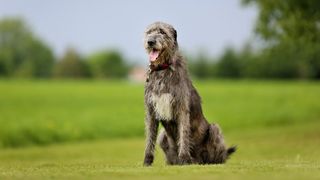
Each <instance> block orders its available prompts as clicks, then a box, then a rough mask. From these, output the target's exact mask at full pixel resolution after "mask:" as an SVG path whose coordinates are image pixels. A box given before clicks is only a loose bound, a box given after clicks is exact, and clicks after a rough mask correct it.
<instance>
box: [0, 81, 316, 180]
mask: <svg viewBox="0 0 320 180" xmlns="http://www.w3.org/2000/svg"><path fill="white" fill-rule="evenodd" d="M195 85H196V87H197V88H198V90H199V92H200V94H201V96H202V98H203V109H204V112H205V115H206V117H207V118H208V120H209V121H211V122H218V123H219V124H220V126H221V127H222V128H223V130H224V135H225V138H226V141H227V143H228V144H237V145H238V147H239V150H238V152H237V153H236V154H234V156H233V157H232V158H231V159H230V161H229V162H228V163H227V164H225V165H211V166H194V165H193V166H183V167H178V166H174V167H168V166H165V165H164V161H163V157H162V153H161V152H160V150H159V149H158V152H157V155H156V162H155V164H154V167H151V168H144V167H142V165H141V163H142V159H143V149H144V139H143V128H144V124H143V116H144V110H143V85H136V84H130V83H126V82H104V81H93V82H91V81H88V82H87V81H62V82H61V81H26V80H24V81H18V80H0V124H1V126H0V145H1V147H0V179H26V178H27V179H44V178H53V179H70V178H77V179H94V178H99V179H176V178H184V179H211V178H217V179H218V178H219V179H258V178H259V179H319V178H320V150H319V149H320V131H319V127H320V101H319V99H320V93H319V92H320V83H317V82H253V81H213V82H209V81H208V82H197V83H195ZM39 145H40V146H39Z"/></svg>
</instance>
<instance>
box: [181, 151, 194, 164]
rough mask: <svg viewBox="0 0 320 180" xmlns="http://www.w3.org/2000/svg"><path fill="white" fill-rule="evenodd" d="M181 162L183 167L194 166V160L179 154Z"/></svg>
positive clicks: (186, 155) (187, 155)
mask: <svg viewBox="0 0 320 180" xmlns="http://www.w3.org/2000/svg"><path fill="white" fill-rule="evenodd" d="M179 162H180V164H181V165H188V164H192V158H191V156H190V155H189V154H179Z"/></svg>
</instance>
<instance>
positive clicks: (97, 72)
mask: <svg viewBox="0 0 320 180" xmlns="http://www.w3.org/2000/svg"><path fill="white" fill-rule="evenodd" d="M88 61H89V65H90V69H91V72H92V74H93V76H94V77H96V78H125V77H126V76H127V74H128V67H127V65H126V63H125V61H124V59H123V58H122V56H121V54H120V53H119V52H117V51H114V50H110V51H108V50H105V51H99V52H96V53H94V54H92V55H91V56H90V57H89V58H88Z"/></svg>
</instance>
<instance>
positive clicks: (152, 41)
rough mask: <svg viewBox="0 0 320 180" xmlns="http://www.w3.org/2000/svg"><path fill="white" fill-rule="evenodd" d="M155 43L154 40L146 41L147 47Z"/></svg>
mask: <svg viewBox="0 0 320 180" xmlns="http://www.w3.org/2000/svg"><path fill="white" fill-rule="evenodd" d="M155 43H156V40H154V39H151V40H148V45H149V46H153V45H154V44H155Z"/></svg>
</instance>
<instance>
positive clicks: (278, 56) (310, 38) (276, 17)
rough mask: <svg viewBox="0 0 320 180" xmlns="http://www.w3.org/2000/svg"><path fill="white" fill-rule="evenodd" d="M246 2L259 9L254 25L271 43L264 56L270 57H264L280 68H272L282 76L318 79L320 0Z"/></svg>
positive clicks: (319, 69)
mask: <svg viewBox="0 0 320 180" xmlns="http://www.w3.org/2000/svg"><path fill="white" fill-rule="evenodd" d="M243 2H244V4H245V5H248V4H255V5H256V6H257V7H258V9H259V17H258V19H257V22H256V27H255V29H256V32H257V34H258V35H259V36H260V37H262V39H264V40H265V41H266V42H267V44H268V46H267V47H266V50H265V54H263V56H264V57H263V58H269V59H264V60H263V61H265V62H270V64H271V66H277V67H276V68H273V70H275V69H278V70H276V71H273V72H277V73H276V74H277V75H280V74H281V77H288V76H290V77H294V76H296V77H300V78H318V79H319V78H320V58H319V57H320V45H319V44H320V11H319V7H320V1H318V0H287V1H279V0H243ZM275 61H281V62H275ZM276 64H277V65H276ZM278 66H283V67H278ZM287 68H288V69H287ZM271 71H272V70H271ZM280 71H283V73H280ZM289 74H290V75H289ZM277 75H276V76H277Z"/></svg>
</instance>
